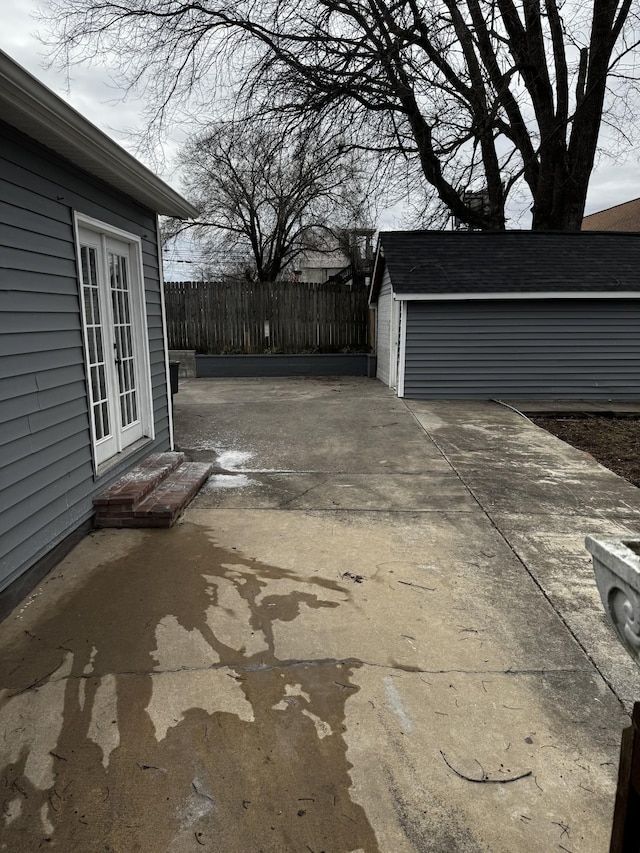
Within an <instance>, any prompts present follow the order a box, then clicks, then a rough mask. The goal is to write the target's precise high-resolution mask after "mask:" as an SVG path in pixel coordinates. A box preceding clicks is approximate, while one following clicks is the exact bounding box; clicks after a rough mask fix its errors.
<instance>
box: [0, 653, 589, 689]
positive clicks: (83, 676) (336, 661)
mask: <svg viewBox="0 0 640 853" xmlns="http://www.w3.org/2000/svg"><path fill="white" fill-rule="evenodd" d="M309 666H312V667H322V666H326V667H331V666H346V667H349V666H358V667H359V668H363V667H369V668H371V669H384V670H388V671H392V672H402V673H404V674H405V675H453V674H459V675H514V676H518V675H537V676H546V675H571V674H582V675H591V674H592V672H591V670H590V669H578V668H575V667H556V668H554V669H513V668H511V667H507V669H421V668H419V667H413V666H409V665H405V666H403V665H402V664H398V663H396V664H384V663H376V662H375V661H361V660H358V659H357V658H319V659H315V660H314V659H310V660H290V661H281V662H280V663H277V664H237V665H234V664H229V663H216V664H212V665H211V666H204V667H203V666H181V667H177V668H175V669H139V670H138V669H131V670H120V671H118V672H111V671H110V672H90V673H80V674H77V675H72V674H70V675H65V676H63V677H62V678H50V679H49V680H48V681H43V680H42V679H40V680H39V681H38V682H37V683H36V684H32V685H29V686H28V687H23V688H20V689H17V690H16V691H15V693H11V694H10V695H9V696H8V697H7V698H13V697H14V696H18V695H21V694H23V693H30V692H32V691H34V690H39V689H40V688H41V687H44V686H46V685H47V684H60V683H61V682H69V681H88V680H89V681H90V680H91V679H101V678H107V677H108V676H118V677H120V676H132V677H140V678H145V677H149V676H150V677H153V676H158V675H179V674H181V673H194V672H210V671H214V672H220V671H223V670H229V671H230V672H244V673H267V672H274V671H287V670H291V669H296V668H298V667H309ZM230 678H233V676H232V675H230ZM0 689H3V690H11V689H12V688H11V687H4V688H0Z"/></svg>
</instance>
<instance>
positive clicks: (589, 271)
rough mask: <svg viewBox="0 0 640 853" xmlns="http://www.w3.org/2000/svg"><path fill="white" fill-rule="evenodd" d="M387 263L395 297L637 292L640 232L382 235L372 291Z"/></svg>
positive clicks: (373, 295) (374, 292) (374, 297)
mask: <svg viewBox="0 0 640 853" xmlns="http://www.w3.org/2000/svg"><path fill="white" fill-rule="evenodd" d="M385 266H386V267H387V268H388V270H389V274H390V276H391V284H392V287H393V290H394V291H395V292H396V293H397V294H407V295H410V294H419V293H425V294H428V293H432V294H445V293H452V294H455V293H459V294H463V293H469V294H471V293H555V292H558V291H564V292H575V293H587V294H588V293H589V292H597V291H600V292H601V291H611V292H612V293H613V292H616V291H626V292H628V291H637V292H639V295H640V234H630V233H612V232H608V233H607V232H588V231H587V232H585V231H578V232H571V233H557V232H541V231H501V232H486V231H466V232H460V231H458V232H456V231H382V232H381V233H380V236H379V239H378V249H377V253H376V262H375V266H374V272H373V280H372V286H371V301H372V302H375V301H377V295H378V290H379V289H380V283H381V280H382V275H383V272H384V268H385Z"/></svg>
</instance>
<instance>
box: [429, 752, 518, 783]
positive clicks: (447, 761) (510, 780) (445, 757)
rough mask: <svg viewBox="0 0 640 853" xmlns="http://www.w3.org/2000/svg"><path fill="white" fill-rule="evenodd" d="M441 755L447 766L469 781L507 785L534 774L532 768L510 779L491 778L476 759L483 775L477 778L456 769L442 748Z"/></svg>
mask: <svg viewBox="0 0 640 853" xmlns="http://www.w3.org/2000/svg"><path fill="white" fill-rule="evenodd" d="M440 755H441V756H442V759H443V761H444V763H445V764H446V765H447V767H448V768H449V770H452V771H453V772H454V773H455V774H456V776H459V777H460V778H461V779H466V781H467V782H481V783H485V784H494V785H506V784H507V782H517V781H518V779H526V778H527V776H531V774H532V771H531V770H527V772H526V773H520V774H518V775H517V776H510V777H509V778H508V779H491V778H489V776H487V774H486V773H485V772H484V770H483V768H482V765H481V764H480V762H479V761H476V764H478V766H479V767H480V769H481V770H482V776H481V777H480V778H479V779H475V778H474V777H473V776H467V775H466V774H465V773H461V772H460V771H459V770H456V768H455V767H454V766H453V765H452V764H451V762H450V761H449V760H448V759H447V756H446V755H445V754H444V752H443V751H442V750H440ZM474 760H475V759H474Z"/></svg>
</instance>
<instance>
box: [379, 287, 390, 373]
mask: <svg viewBox="0 0 640 853" xmlns="http://www.w3.org/2000/svg"><path fill="white" fill-rule="evenodd" d="M391 302H392V296H391V280H390V278H389V273H388V271H387V270H385V272H384V275H383V277H382V283H381V285H380V293H379V295H378V310H377V312H376V355H377V357H378V360H377V368H376V371H377V372H376V377H377V378H378V379H379V380H380V381H381V382H384V384H385V385H388V384H389V363H390V359H391Z"/></svg>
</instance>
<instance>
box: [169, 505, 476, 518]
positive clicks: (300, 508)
mask: <svg viewBox="0 0 640 853" xmlns="http://www.w3.org/2000/svg"><path fill="white" fill-rule="evenodd" d="M205 509H206V510H212V511H213V510H216V511H220V512H228V511H229V510H230V509H233V510H238V509H250V510H251V511H252V512H275V511H277V510H280V509H283V507H281V506H245V505H243V504H242V505H239V506H233V507H231V506H200V505H199V504H195V505H194V504H190V505H189V507H187V510H186V512H185V514H186V513H188V512H191V511H193V510H199V511H200V512H202V511H203V510H205ZM287 512H354V513H357V512H386V513H388V514H389V513H406V512H421V513H424V514H426V513H430V512H439V513H442V514H443V515H476V514H477V513H483V514H485V515H486V513H485V511H484V510H483V509H482V507H480V506H478V507H475V508H474V509H439V508H437V507H434V508H433V509H424V508H423V507H411V508H409V509H389V508H384V509H378V508H376V507H364V508H363V507H348V506H332V507H321V506H319V507H313V506H304V507H303V506H298V507H290V508H288V509H287ZM182 517H183V518H184V515H183V516H182Z"/></svg>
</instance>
